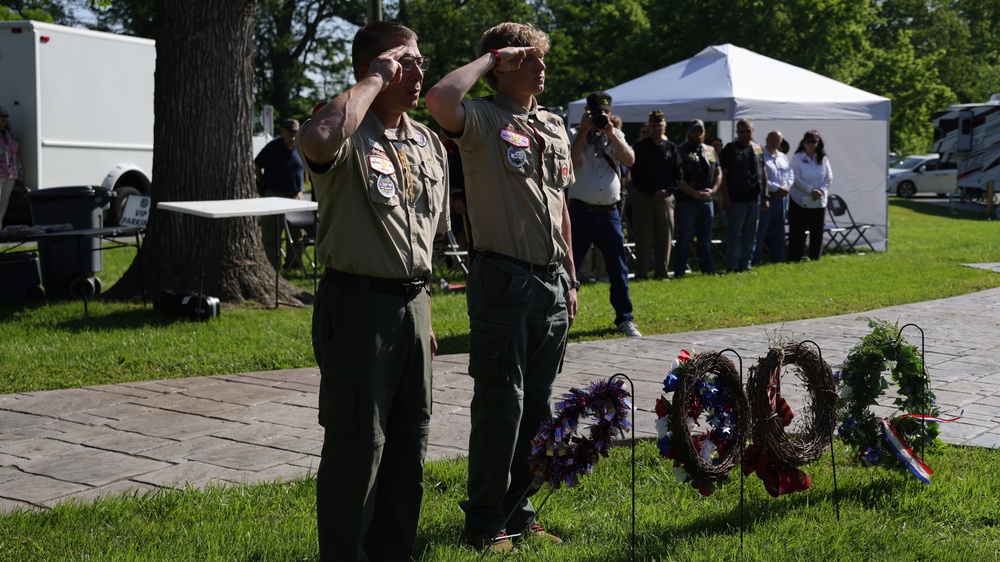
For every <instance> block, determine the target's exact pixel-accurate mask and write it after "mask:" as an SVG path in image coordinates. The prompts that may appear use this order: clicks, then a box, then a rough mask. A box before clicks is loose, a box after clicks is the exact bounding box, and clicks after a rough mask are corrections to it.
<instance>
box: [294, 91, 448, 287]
mask: <svg viewBox="0 0 1000 562" xmlns="http://www.w3.org/2000/svg"><path fill="white" fill-rule="evenodd" d="M300 139H301V137H296V141H295V142H296V145H297V148H298V150H299V153H300V154H301V153H302V146H301V144H300ZM302 161H303V163H304V164H305V165H306V170H308V172H309V174H310V175H311V176H312V179H313V189H314V191H315V193H316V201H317V203H319V229H318V231H317V233H316V234H317V237H316V255H317V257H318V259H319V261H320V263H322V264H323V265H325V266H326V267H328V268H332V269H336V270H339V271H344V272H347V273H356V274H359V275H369V276H372V277H382V278H388V279H405V278H410V277H422V276H425V275H428V274H429V273H430V271H431V252H432V249H433V244H434V233H435V232H444V231H446V230H448V229H449V228H450V227H451V221H450V219H449V201H448V174H446V173H445V170H447V166H448V155H447V152H446V151H445V148H444V144H443V143H442V142H441V139H439V138H438V136H437V135H436V134H434V133H433V132H431V130H430V129H428V128H427V127H425V126H424V125H421V124H420V123H417V122H415V121H413V120H411V119H410V118H408V117H407V116H406V115H405V114H404V115H403V116H402V121H401V124H400V127H399V129H396V130H394V131H390V130H386V128H385V127H384V126H383V125H382V122H381V121H379V119H378V117H376V116H375V114H374V113H372V112H371V111H369V112H368V113H367V114H366V115H365V118H364V120H363V121H362V122H361V125H360V126H359V127H358V130H357V131H355V132H354V134H353V135H351V136H350V137H349V138H348V139H347V140H346V141H345V142H344V145H343V146H341V148H340V152H338V153H337V156H336V158H335V159H334V160H333V162H330V163H328V164H321V163H316V162H309V161H308V159H307V158H306V157H305V155H303V156H302Z"/></svg>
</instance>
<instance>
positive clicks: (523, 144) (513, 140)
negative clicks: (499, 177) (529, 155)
mask: <svg viewBox="0 0 1000 562" xmlns="http://www.w3.org/2000/svg"><path fill="white" fill-rule="evenodd" d="M508 126H509V125H508ZM500 140H502V141H503V142H505V143H507V144H509V145H511V146H516V147H517V148H528V147H529V146H531V139H529V138H528V136H527V135H523V134H521V133H519V132H517V131H514V130H512V129H500ZM509 154H510V153H509V152H508V156H509Z"/></svg>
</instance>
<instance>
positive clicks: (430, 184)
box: [418, 158, 445, 213]
mask: <svg viewBox="0 0 1000 562" xmlns="http://www.w3.org/2000/svg"><path fill="white" fill-rule="evenodd" d="M418 170H419V180H420V184H421V185H422V186H423V191H424V193H423V195H424V198H425V199H426V201H427V203H426V204H427V210H428V211H429V212H431V213H434V212H436V211H439V210H440V207H441V201H443V200H444V197H445V194H444V173H445V172H444V169H443V168H442V167H441V163H440V162H439V161H437V160H435V159H433V158H428V159H426V160H422V161H421V162H420V166H419V167H418Z"/></svg>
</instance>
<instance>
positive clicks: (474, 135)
mask: <svg viewBox="0 0 1000 562" xmlns="http://www.w3.org/2000/svg"><path fill="white" fill-rule="evenodd" d="M464 105H465V130H464V131H463V133H462V136H461V137H459V138H456V139H455V143H456V144H457V145H458V147H459V148H460V149H461V150H462V168H463V170H464V171H465V186H466V187H465V192H466V198H467V200H468V202H467V207H468V209H469V222H471V223H472V238H473V239H474V240H475V241H476V248H477V249H479V250H489V251H493V252H497V253H500V254H504V255H507V256H511V257H514V258H517V259H519V260H522V261H526V262H529V263H533V264H536V265H544V264H549V263H554V262H557V261H560V260H561V259H562V257H563V256H564V255H566V253H567V252H569V248H568V247H567V246H566V241H565V240H564V239H563V235H562V219H563V191H564V190H565V189H566V188H567V187H568V186H569V185H570V184H571V183H573V164H572V162H571V160H570V143H569V137H568V136H567V135H566V129H565V127H564V126H563V121H562V118H560V117H559V116H558V115H555V114H553V113H550V112H549V111H548V110H547V109H546V108H544V107H540V106H537V105H536V106H535V107H534V108H533V109H532V110H530V111H529V110H527V109H525V108H523V107H521V104H519V103H517V102H515V101H513V100H511V99H510V98H508V97H506V96H504V95H502V94H499V93H497V94H494V95H493V98H492V100H491V99H489V98H483V99H474V100H467V101H465V102H464ZM539 175H541V178H542V182H541V185H540V184H539V181H538V180H539Z"/></svg>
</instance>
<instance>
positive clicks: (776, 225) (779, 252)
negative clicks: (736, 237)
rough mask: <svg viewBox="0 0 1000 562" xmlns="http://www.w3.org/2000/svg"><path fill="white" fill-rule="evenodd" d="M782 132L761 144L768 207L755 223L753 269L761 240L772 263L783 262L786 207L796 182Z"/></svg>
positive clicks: (757, 257) (761, 244)
mask: <svg viewBox="0 0 1000 562" xmlns="http://www.w3.org/2000/svg"><path fill="white" fill-rule="evenodd" d="M781 140H782V135H781V131H777V130H775V131H771V132H770V133H768V134H767V139H766V140H765V144H764V168H765V170H766V171H767V197H768V199H770V201H771V204H770V205H769V206H768V208H767V209H762V210H761V212H760V222H758V223H757V242H756V245H755V246H754V249H753V262H752V263H753V265H754V266H755V267H756V266H758V265H760V258H761V256H762V255H763V253H764V239H765V238H767V247H768V249H770V251H771V263H780V262H783V261H785V212H786V209H787V207H788V200H787V199H786V197H787V196H788V190H789V189H790V188H791V187H792V182H793V181H795V174H794V173H793V172H792V167H791V165H790V164H789V163H788V157H787V156H785V154H784V153H783V152H781V150H780V147H781Z"/></svg>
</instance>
